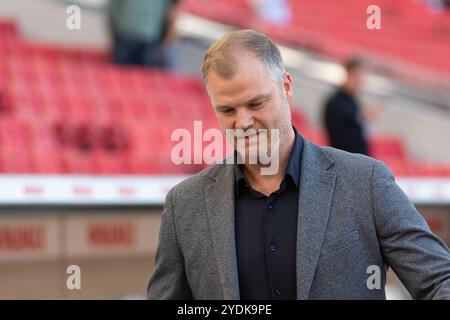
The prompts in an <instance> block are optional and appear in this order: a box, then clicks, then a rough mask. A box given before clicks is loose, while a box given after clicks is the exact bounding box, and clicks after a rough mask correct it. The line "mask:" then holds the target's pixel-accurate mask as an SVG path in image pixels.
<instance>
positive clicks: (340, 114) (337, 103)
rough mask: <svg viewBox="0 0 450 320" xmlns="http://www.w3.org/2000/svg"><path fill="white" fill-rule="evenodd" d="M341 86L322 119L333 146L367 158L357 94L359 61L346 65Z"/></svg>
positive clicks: (332, 97) (359, 82)
mask: <svg viewBox="0 0 450 320" xmlns="http://www.w3.org/2000/svg"><path fill="white" fill-rule="evenodd" d="M345 70H346V72H347V76H346V79H345V81H344V83H343V84H342V85H341V86H340V87H339V88H338V90H337V91H336V92H335V93H334V94H333V95H332V96H331V97H330V98H329V99H328V101H327V102H326V104H325V110H324V111H325V112H324V120H325V126H326V130H327V133H328V139H329V142H330V144H331V146H332V147H334V148H337V149H341V150H345V151H348V152H352V153H360V154H363V155H368V154H369V150H368V144H367V139H366V136H365V133H364V123H363V117H362V115H361V112H360V105H359V102H358V100H357V99H356V95H357V93H358V91H359V89H360V86H361V82H362V76H363V65H362V61H361V60H360V59H359V58H352V59H350V60H349V61H348V62H347V63H346V64H345Z"/></svg>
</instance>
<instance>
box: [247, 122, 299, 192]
mask: <svg viewBox="0 0 450 320" xmlns="http://www.w3.org/2000/svg"><path fill="white" fill-rule="evenodd" d="M294 142H295V132H294V129H291V131H289V134H288V135H287V137H286V141H283V142H282V143H280V147H279V157H280V158H279V169H278V171H277V173H276V174H273V175H262V174H261V169H262V168H263V167H265V166H270V164H268V165H261V164H244V165H243V166H242V169H243V170H242V172H243V174H244V176H245V178H246V179H247V181H248V182H249V183H250V185H251V186H252V188H253V189H255V190H257V191H259V192H261V193H263V194H265V195H267V196H268V195H270V194H271V193H272V192H274V191H277V190H278V188H279V186H280V184H281V181H282V180H283V177H284V174H285V172H286V169H287V166H288V163H289V158H290V155H291V153H292V148H293V147H294Z"/></svg>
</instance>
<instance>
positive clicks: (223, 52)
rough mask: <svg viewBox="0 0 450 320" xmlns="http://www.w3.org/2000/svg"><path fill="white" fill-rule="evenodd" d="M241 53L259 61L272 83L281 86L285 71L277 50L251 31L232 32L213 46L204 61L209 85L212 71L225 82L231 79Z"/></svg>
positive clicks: (271, 42)
mask: <svg viewBox="0 0 450 320" xmlns="http://www.w3.org/2000/svg"><path fill="white" fill-rule="evenodd" d="M240 49H243V50H246V51H248V52H250V53H253V54H255V55H256V57H258V58H259V59H261V61H262V62H264V64H265V65H266V67H267V70H268V71H269V73H270V75H271V77H272V79H273V80H275V81H278V82H279V83H280V84H281V83H283V79H284V75H285V73H286V68H285V67H284V64H283V59H282V58H281V53H280V50H279V49H278V47H277V46H276V45H275V44H274V43H273V41H272V40H270V39H269V38H268V37H267V36H266V35H264V34H262V33H261V32H257V31H254V30H239V31H233V32H230V33H228V34H226V35H225V36H223V37H222V38H221V39H219V40H218V41H217V42H215V43H214V44H213V45H212V46H211V47H209V49H208V51H206V54H205V58H204V59H203V68H202V74H203V79H204V80H205V82H206V83H207V82H208V73H209V72H210V71H211V70H212V71H213V72H215V73H216V74H217V75H219V76H220V77H222V78H224V79H229V78H231V77H233V76H234V75H235V74H236V72H237V68H238V64H239V60H238V56H237V55H238V50H240Z"/></svg>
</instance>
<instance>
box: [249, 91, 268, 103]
mask: <svg viewBox="0 0 450 320" xmlns="http://www.w3.org/2000/svg"><path fill="white" fill-rule="evenodd" d="M269 98H270V94H261V95H259V96H256V97H254V98H252V99H250V100H249V101H247V102H246V103H245V104H246V105H249V104H252V103H256V102H260V101H263V100H267V99H269Z"/></svg>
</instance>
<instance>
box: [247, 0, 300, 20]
mask: <svg viewBox="0 0 450 320" xmlns="http://www.w3.org/2000/svg"><path fill="white" fill-rule="evenodd" d="M250 4H251V5H252V7H253V10H254V11H255V13H256V16H257V17H258V18H260V19H262V20H263V21H264V22H266V23H269V24H274V25H279V26H281V25H288V24H290V23H291V21H292V12H291V7H290V5H289V3H288V2H287V1H286V0H250Z"/></svg>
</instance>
